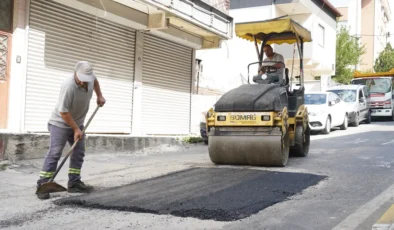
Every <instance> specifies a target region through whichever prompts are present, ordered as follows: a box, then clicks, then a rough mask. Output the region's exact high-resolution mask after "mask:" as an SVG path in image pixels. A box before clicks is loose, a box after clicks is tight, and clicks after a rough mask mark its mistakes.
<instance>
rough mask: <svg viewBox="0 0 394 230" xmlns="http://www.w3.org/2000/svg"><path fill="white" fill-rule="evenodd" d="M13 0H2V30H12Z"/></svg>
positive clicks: (0, 15)
mask: <svg viewBox="0 0 394 230" xmlns="http://www.w3.org/2000/svg"><path fill="white" fill-rule="evenodd" d="M12 10H13V0H1V1H0V31H5V32H11V31H12Z"/></svg>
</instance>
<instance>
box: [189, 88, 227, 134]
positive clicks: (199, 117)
mask: <svg viewBox="0 0 394 230" xmlns="http://www.w3.org/2000/svg"><path fill="white" fill-rule="evenodd" d="M219 98H220V96H206V95H192V110H191V129H190V132H191V134H195V135H200V122H201V121H205V119H204V115H203V113H206V112H207V111H208V110H209V109H210V108H212V106H213V105H214V104H215V103H216V101H217V100H219Z"/></svg>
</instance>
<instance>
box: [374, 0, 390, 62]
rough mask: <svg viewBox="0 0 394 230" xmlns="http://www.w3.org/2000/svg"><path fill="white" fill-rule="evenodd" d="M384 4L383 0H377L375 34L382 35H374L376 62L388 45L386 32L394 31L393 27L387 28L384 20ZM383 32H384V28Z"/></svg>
mask: <svg viewBox="0 0 394 230" xmlns="http://www.w3.org/2000/svg"><path fill="white" fill-rule="evenodd" d="M381 8H382V4H381V0H375V31H374V33H373V34H375V35H380V36H375V37H374V62H373V65H374V64H375V60H376V59H377V58H378V57H379V53H380V52H382V51H383V49H384V48H385V47H386V36H382V35H385V33H387V32H388V31H390V32H391V33H393V32H392V31H393V29H390V28H387V26H386V25H385V24H384V22H383V11H382V10H381ZM381 29H382V30H383V32H382V30H381Z"/></svg>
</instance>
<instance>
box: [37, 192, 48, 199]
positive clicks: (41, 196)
mask: <svg viewBox="0 0 394 230" xmlns="http://www.w3.org/2000/svg"><path fill="white" fill-rule="evenodd" d="M36 195H37V198H38V199H40V200H46V199H49V193H37V194H36Z"/></svg>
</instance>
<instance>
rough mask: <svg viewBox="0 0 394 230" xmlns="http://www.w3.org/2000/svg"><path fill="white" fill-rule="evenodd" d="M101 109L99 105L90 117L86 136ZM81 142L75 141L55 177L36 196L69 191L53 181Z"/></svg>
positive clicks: (44, 184)
mask: <svg viewBox="0 0 394 230" xmlns="http://www.w3.org/2000/svg"><path fill="white" fill-rule="evenodd" d="M99 108H100V105H97V108H96V110H95V111H94V112H93V114H92V116H91V117H90V119H89V121H88V123H86V126H85V127H84V129H83V131H82V133H83V134H85V130H86V128H87V127H88V126H89V124H90V122H91V121H92V119H93V117H94V115H96V113H97V111H98V109H99ZM78 141H79V140H76V141H74V144H73V145H72V146H71V148H70V150H69V151H68V152H67V154H66V156H65V157H64V159H63V161H62V163H61V164H60V166H59V167H58V168H57V169H56V172H55V173H54V174H53V176H52V177H51V179H50V180H49V181H48V182H46V183H43V184H41V185H40V187H38V188H37V191H36V194H38V193H54V192H64V191H67V189H66V188H65V187H63V186H61V185H59V184H58V183H56V182H53V180H54V179H55V177H56V175H57V173H58V172H59V171H60V169H61V168H62V166H63V165H64V163H65V162H66V160H67V158H68V157H69V156H70V155H71V153H72V152H73V150H74V148H75V146H76V145H77V143H78Z"/></svg>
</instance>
